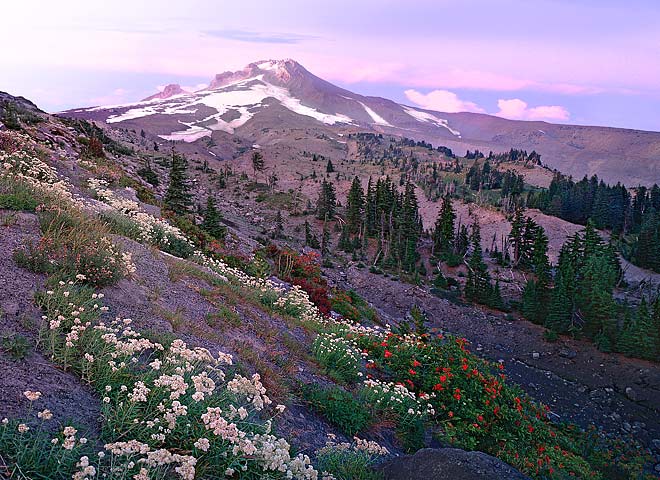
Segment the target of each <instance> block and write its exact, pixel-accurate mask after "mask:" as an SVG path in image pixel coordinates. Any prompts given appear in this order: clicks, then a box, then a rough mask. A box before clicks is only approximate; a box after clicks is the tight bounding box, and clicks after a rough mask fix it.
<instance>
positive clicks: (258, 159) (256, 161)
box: [252, 150, 266, 182]
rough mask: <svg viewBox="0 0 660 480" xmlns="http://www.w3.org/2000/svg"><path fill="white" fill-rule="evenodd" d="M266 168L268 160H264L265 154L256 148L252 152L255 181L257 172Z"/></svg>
mask: <svg viewBox="0 0 660 480" xmlns="http://www.w3.org/2000/svg"><path fill="white" fill-rule="evenodd" d="M265 168H266V162H265V161H264V156H263V155H262V154H261V152H260V151H258V150H255V151H254V152H252V171H253V172H254V181H255V182H256V181H257V174H258V173H261V172H263V171H264V170H265Z"/></svg>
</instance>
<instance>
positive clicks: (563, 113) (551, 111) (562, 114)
mask: <svg viewBox="0 0 660 480" xmlns="http://www.w3.org/2000/svg"><path fill="white" fill-rule="evenodd" d="M497 106H498V107H499V109H500V110H499V111H498V112H497V113H496V114H495V115H497V116H498V117H504V118H509V119H512V120H568V118H569V117H570V113H569V112H568V110H566V109H565V108H564V107H562V106H560V105H540V106H538V107H531V108H530V107H529V105H527V102H524V101H523V100H521V99H519V98H511V99H508V100H507V99H503V98H501V99H499V100H498V101H497Z"/></svg>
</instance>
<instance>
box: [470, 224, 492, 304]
mask: <svg viewBox="0 0 660 480" xmlns="http://www.w3.org/2000/svg"><path fill="white" fill-rule="evenodd" d="M470 243H471V247H472V250H471V252H470V258H469V259H468V263H467V268H468V274H467V281H466V282H465V298H467V299H468V300H471V301H474V302H477V303H482V304H488V303H489V300H490V299H491V290H492V287H491V284H490V275H489V274H488V267H487V266H486V264H485V263H484V260H483V252H482V250H481V231H480V229H479V224H478V223H477V222H475V223H473V224H472V236H471V238H470Z"/></svg>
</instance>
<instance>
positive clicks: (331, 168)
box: [325, 159, 335, 173]
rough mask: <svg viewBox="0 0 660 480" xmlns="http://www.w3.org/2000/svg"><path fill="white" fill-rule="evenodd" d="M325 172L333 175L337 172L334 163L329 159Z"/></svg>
mask: <svg viewBox="0 0 660 480" xmlns="http://www.w3.org/2000/svg"><path fill="white" fill-rule="evenodd" d="M325 171H326V173H332V172H334V171H335V167H334V165H333V164H332V161H330V160H329V159H328V164H327V165H326V166H325Z"/></svg>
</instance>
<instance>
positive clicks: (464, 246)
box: [454, 225, 470, 257]
mask: <svg viewBox="0 0 660 480" xmlns="http://www.w3.org/2000/svg"><path fill="white" fill-rule="evenodd" d="M469 246H470V235H469V234H468V229H467V227H466V226H465V225H461V226H460V228H459V229H458V236H457V237H456V242H455V244H454V252H455V253H456V255H459V256H461V257H463V256H465V254H466V253H467V251H468V248H469Z"/></svg>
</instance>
